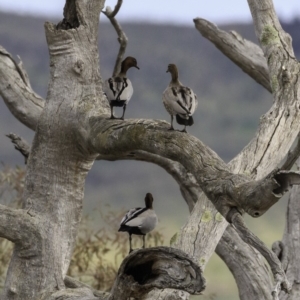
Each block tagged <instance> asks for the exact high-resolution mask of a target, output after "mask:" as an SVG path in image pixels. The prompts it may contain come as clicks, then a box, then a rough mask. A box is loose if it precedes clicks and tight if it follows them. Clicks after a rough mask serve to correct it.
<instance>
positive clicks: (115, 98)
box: [103, 56, 140, 120]
mask: <svg viewBox="0 0 300 300" xmlns="http://www.w3.org/2000/svg"><path fill="white" fill-rule="evenodd" d="M131 67H135V68H137V69H140V68H139V67H138V65H137V61H136V59H135V58H134V57H131V56H128V57H126V58H125V59H124V60H123V61H122V64H121V71H120V73H119V74H117V75H116V76H114V77H111V78H108V79H107V80H105V82H104V87H103V91H104V93H105V95H106V97H107V99H108V102H109V105H110V112H111V116H110V118H111V119H121V120H124V115H125V110H126V105H127V104H128V102H129V100H130V98H131V96H132V94H133V88H132V84H131V81H130V80H129V79H128V78H127V77H126V73H127V71H128V69H129V68H131ZM114 106H117V107H123V114H122V117H121V118H116V117H115V116H114V111H113V107H114Z"/></svg>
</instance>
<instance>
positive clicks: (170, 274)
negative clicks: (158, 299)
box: [111, 247, 205, 299]
mask: <svg viewBox="0 0 300 300" xmlns="http://www.w3.org/2000/svg"><path fill="white" fill-rule="evenodd" d="M154 288H159V289H164V288H173V289H180V290H184V291H186V292H188V293H190V294H199V293H200V292H201V291H203V290H204V288H205V279H204V277H203V275H202V270H201V268H200V267H199V266H198V265H197V264H196V263H195V262H194V261H193V260H192V259H191V258H190V257H189V256H188V255H187V254H186V253H184V252H183V251H181V250H178V249H175V248H170V247H156V248H150V249H149V248H148V249H139V250H137V251H134V252H132V253H131V254H130V255H128V256H127V257H126V258H125V259H124V261H123V263H122V265H121V267H120V269H119V272H118V276H117V279H116V281H115V283H114V286H113V289H112V294H111V299H121V298H122V299H126V297H135V298H137V299H140V297H142V296H143V295H144V294H146V293H147V292H149V291H150V290H152V289H154ZM120 297H121V298H120Z"/></svg>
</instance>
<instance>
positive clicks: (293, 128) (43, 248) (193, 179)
mask: <svg viewBox="0 0 300 300" xmlns="http://www.w3.org/2000/svg"><path fill="white" fill-rule="evenodd" d="M103 4H104V0H101V1H100V0H84V1H76V0H67V1H66V5H65V9H64V19H63V21H62V22H60V23H59V24H58V25H57V26H55V25H53V24H50V23H46V25H45V31H46V37H47V43H48V47H49V54H50V67H51V76H50V82H49V88H48V95H47V99H46V101H45V102H43V101H42V99H41V98H40V97H38V96H37V95H35V94H34V92H33V91H32V90H31V88H30V85H29V82H28V80H27V79H26V76H25V75H24V74H25V73H24V71H23V70H22V69H20V68H19V67H18V66H17V65H16V64H15V63H12V62H13V60H12V58H11V57H10V56H9V54H8V53H7V52H6V51H5V50H4V49H0V55H1V56H0V75H1V80H0V92H1V96H2V97H3V99H4V100H5V102H6V104H7V106H8V107H9V108H10V110H11V111H12V113H13V114H14V115H15V116H16V118H18V119H19V120H20V121H21V122H23V123H24V124H25V125H26V126H28V127H30V128H32V129H33V130H35V131H36V134H35V138H34V141H33V144H32V147H31V152H30V156H29V159H28V165H27V175H26V186H25V193H24V199H23V202H24V207H23V209H22V210H20V211H18V210H13V209H8V208H6V207H2V206H1V207H0V219H1V220H2V221H3V222H2V226H0V236H2V237H5V238H7V239H9V240H11V241H13V242H14V243H15V249H14V253H13V256H12V259H11V263H10V266H9V270H8V274H7V279H6V284H5V289H4V293H3V296H2V299H7V300H10V299H14V300H16V299H22V300H27V299H28V300H29V299H30V300H35V299H64V297H68V299H93V298H94V295H95V292H94V291H92V290H90V289H88V288H87V287H84V286H81V285H80V284H79V285H77V284H75V286H76V287H77V288H76V289H75V290H72V289H71V290H65V281H64V279H65V275H66V272H67V269H68V266H69V262H70V259H71V255H72V250H73V247H74V242H75V238H76V235H77V229H78V224H79V222H80V216H81V211H82V201H83V191H84V184H85V177H86V175H87V173H88V171H89V170H90V168H91V167H92V165H93V162H94V160H95V159H108V160H116V159H136V160H146V161H150V162H153V163H156V164H158V165H160V166H162V167H163V168H165V169H166V170H167V171H168V172H169V173H170V174H171V175H172V176H173V177H174V179H175V180H176V181H177V182H178V184H179V185H180V189H181V192H182V194H183V196H184V198H185V199H186V201H187V203H188V205H189V208H190V210H192V213H191V216H190V218H189V220H188V222H187V224H186V225H185V226H184V227H183V229H182V230H181V232H180V233H179V234H178V235H177V238H175V242H174V245H173V246H176V247H177V248H179V249H181V250H183V251H184V252H185V253H187V254H188V256H185V254H183V253H182V252H180V251H178V250H172V249H171V248H170V249H168V250H165V249H157V251H158V252H157V253H158V254H155V257H156V259H158V261H159V262H158V263H154V262H155V260H154V259H152V258H151V264H150V265H151V268H150V269H151V270H152V269H153V270H155V272H156V273H155V274H165V273H167V275H168V276H169V278H171V279H172V280H166V279H164V277H158V279H159V280H161V281H159V280H158V283H157V282H155V280H152V279H153V277H151V276H150V277H149V278H150V282H148V281H147V283H143V284H141V282H140V281H139V280H137V281H136V282H135V281H133V282H131V283H132V284H131V285H130V286H129V285H128V284H126V281H122V280H124V278H127V277H126V276H127V275H128V272H127V271H128V269H126V268H121V269H120V274H119V276H118V278H117V281H116V283H115V286H114V289H113V291H112V294H111V295H107V294H101V295H99V294H97V296H98V298H99V299H107V298H108V297H110V299H118V297H120V296H118V295H120V294H122V292H124V295H126V297H127V296H128V297H132V296H136V297H144V298H145V299H146V298H147V299H156V298H160V299H187V298H188V295H187V294H186V293H184V292H182V291H174V290H168V289H166V290H163V291H162V290H161V289H162V288H177V289H184V290H185V291H187V292H193V291H194V292H196V293H198V292H200V291H201V290H202V288H203V287H204V282H203V280H202V276H201V270H200V269H199V268H197V267H196V266H195V265H194V263H193V261H197V262H199V261H200V264H201V265H202V267H203V268H204V267H205V265H206V263H207V261H208V260H209V258H210V256H211V254H212V253H213V251H214V249H215V247H216V246H217V244H218V242H219V240H220V238H221V237H222V235H223V232H224V230H225V229H226V227H227V225H228V223H227V222H226V220H225V219H227V220H228V221H229V222H233V223H234V225H235V227H236V229H237V231H238V233H239V236H240V237H241V238H242V239H243V240H244V241H246V242H247V243H249V244H250V245H252V246H254V247H256V248H257V250H259V251H260V252H261V253H262V254H263V255H264V256H265V258H266V259H267V261H268V263H269V264H270V266H271V269H272V272H273V275H274V277H275V279H276V283H277V285H276V287H279V286H280V285H281V284H282V287H283V288H284V289H286V290H288V289H289V285H288V282H287V280H286V277H285V273H284V272H283V269H282V267H281V265H280V263H279V261H278V259H277V257H276V256H275V255H274V254H273V253H271V252H270V251H269V250H268V249H267V248H266V247H265V246H264V245H263V244H261V243H260V242H259V241H258V240H257V239H256V238H255V237H254V236H253V235H251V233H249V231H247V229H246V228H245V226H244V224H243V222H242V219H241V217H240V214H243V213H244V212H246V213H249V214H250V215H252V216H260V215H262V214H263V213H264V212H265V211H267V210H268V209H269V208H270V207H271V206H272V205H273V204H274V203H276V202H277V201H278V199H279V198H280V197H281V196H282V195H283V193H284V192H285V191H286V189H287V187H289V186H290V185H292V184H299V183H300V181H299V174H296V173H284V172H280V171H276V170H275V171H274V169H276V168H277V167H278V166H279V164H280V163H281V161H282V160H283V159H284V157H285V156H286V155H287V154H288V152H289V150H290V148H291V145H292V144H293V142H294V140H295V139H296V137H297V135H298V133H299V130H300V122H299V120H298V119H299V113H298V111H299V110H298V99H297V95H298V89H299V84H298V81H297V79H298V77H297V74H298V72H299V65H298V62H297V61H296V60H295V59H294V56H293V51H292V48H291V45H290V43H289V38H288V36H287V35H286V34H285V33H284V32H283V31H282V29H281V27H280V25H279V22H278V20H277V18H276V16H275V13H274V9H273V6H272V3H271V1H268V0H264V1H260V2H259V3H258V4H257V3H256V1H254V0H253V1H250V0H249V5H250V7H251V11H252V14H253V19H254V21H255V24H256V33H257V36H258V37H259V39H260V42H261V46H262V49H263V52H264V55H265V57H266V58H267V62H268V68H269V74H265V73H264V72H265V70H266V67H265V65H263V66H262V68H261V69H260V72H258V73H255V72H254V73H255V74H253V75H252V76H253V77H255V78H256V80H257V81H258V82H260V83H261V84H262V85H263V86H265V87H266V88H268V89H269V90H271V89H272V92H273V94H274V105H273V107H272V108H271V109H270V111H269V112H268V113H267V114H266V115H264V116H263V118H262V119H261V123H260V127H259V130H258V132H257V135H256V137H255V138H254V139H253V140H252V141H251V142H250V143H249V145H248V146H247V147H246V148H245V149H244V150H243V151H242V152H241V153H240V154H239V155H238V156H237V157H236V158H235V159H234V160H233V161H232V162H231V163H230V164H229V165H226V164H225V163H224V162H223V161H222V160H221V159H220V158H219V157H218V155H217V154H216V153H214V152H213V150H211V149H209V148H208V147H207V146H206V145H204V144H203V143H202V142H201V141H199V140H198V139H196V138H195V137H193V136H190V135H188V134H182V133H179V132H169V131H168V130H167V129H168V127H169V124H167V123H166V122H164V121H153V120H141V119H139V120H125V121H120V120H108V119H107V118H108V117H109V107H108V103H107V101H106V99H105V97H104V95H103V92H102V82H101V77H100V72H99V67H98V66H99V61H98V59H99V58H98V49H97V31H98V19H99V13H100V11H101V10H102V8H103ZM195 23H196V25H198V26H197V28H198V29H199V27H200V21H199V20H198V21H197V20H195ZM246 46H247V45H246ZM254 49H257V48H254ZM252 50H253V49H252ZM253 51H256V50H253ZM257 55H258V57H259V58H260V59H262V57H261V53H258V54H257ZM256 62H257V60H256ZM245 64H249V61H248V62H245V63H242V65H245ZM261 64H262V63H261V60H260V61H259V62H257V65H259V66H261ZM283 66H284V68H283ZM245 70H247V71H248V72H249V73H251V68H249V65H247V67H245ZM262 73H263V76H261V74H262ZM257 74H259V75H257ZM266 78H270V82H271V89H270V85H268V84H267V82H266ZM15 80H17V82H18V84H16V83H15ZM25 91H26V93H25ZM287 132H288V134H287ZM298 155H299V153H298V152H295V153H293V155H292V158H289V162H290V161H293V160H294V159H295V157H297V156H298ZM201 191H203V193H201ZM196 201H197V203H196V204H195V202H196ZM231 230H232V228H231V229H229V230H228V231H227V233H226V234H225V235H224V237H223V239H222V240H221V243H220V245H219V247H218V252H219V254H220V256H222V257H223V258H224V260H225V261H226V262H227V263H228V265H229V266H231V267H232V269H234V270H233V273H234V274H235V276H236V278H237V282H238V284H239V287H240V295H241V298H242V299H254V298H257V295H258V294H259V295H260V296H261V297H264V299H271V297H272V296H271V289H272V287H271V284H272V283H271V280H270V276H269V273H268V272H267V270H266V268H265V267H264V264H263V263H262V260H261V256H260V255H258V254H257V252H256V251H254V250H253V249H252V250H251V248H249V246H247V245H246V244H242V243H243V242H242V241H241V239H240V238H239V237H238V236H237V235H236V237H235V234H231V235H229V234H228V232H230V231H231ZM233 241H234V242H235V243H236V244H239V245H243V247H242V248H240V249H244V251H240V252H236V254H237V260H236V261H239V263H238V264H237V263H236V261H234V260H232V258H231V256H230V254H231V253H229V254H228V250H230V249H232V247H233V248H234V246H233V243H232V242H233ZM249 249H250V250H249ZM155 251H156V250H154V253H156V252H155ZM251 251H254V253H255V254H257V255H256V256H255V257H253V259H252V260H251V261H252V265H253V266H255V267H254V268H255V269H256V273H255V272H253V268H251V266H248V267H250V268H249V273H247V274H248V275H249V276H250V277H251V278H252V279H253V280H250V282H249V283H245V280H244V278H246V276H245V275H247V274H246V272H247V270H248V269H247V268H245V270H242V271H241V269H240V266H241V265H243V264H246V263H247V261H248V260H247V258H246V256H245V255H251ZM162 253H164V254H163V255H162ZM226 253H227V254H226ZM245 253H246V254H245ZM139 255H141V251H137V252H136V253H133V254H131V256H129V257H128V258H127V259H128V260H130V259H131V258H132V259H133V261H135V262H136V261H138V262H139V264H140V263H142V262H140V260H139V257H140V256H139ZM165 255H169V256H168V257H167V258H166V257H165ZM174 255H175V256H176V257H179V258H180V259H179V261H181V259H183V260H184V261H185V262H183V263H182V262H180V263H179V265H180V264H183V265H185V266H188V267H187V268H186V272H185V273H184V275H182V274H181V273H180V272H178V273H176V268H178V267H176V266H175V263H174V266H171V267H170V263H169V262H170V261H171V259H172V257H174ZM159 257H163V258H162V259H160V258H159ZM154 265H155V267H154ZM171 265H172V264H171ZM147 266H148V267H147ZM172 267H173V268H174V269H172ZM139 268H140V267H139ZM145 268H146V269H147V272H150V271H151V270H150V271H149V261H146V263H145V266H143V268H142V269H143V270H145ZM122 270H125V271H122ZM126 270H127V271H126ZM166 270H168V271H166ZM250 270H251V272H250ZM122 272H123V273H122ZM126 272H127V273H126ZM174 274H179V275H178V277H180V278H184V277H182V276H186V278H187V280H190V281H188V282H189V285H188V286H186V285H185V284H182V283H180V284H179V283H178V282H177V281H176V280H175V279H176V278H177V277H176V276H177V275H176V276H175V275H174ZM241 274H242V275H243V276H242V275H241ZM150 275H151V274H150ZM172 276H173V277H172ZM133 277H134V276H133ZM259 277H261V278H262V279H261V280H258V278H259ZM161 278H163V279H161ZM191 278H193V279H195V280H191ZM134 279H135V277H134ZM128 280H129V279H128ZM130 280H131V279H130ZM68 282H70V281H68ZM185 282H186V281H185ZM163 283H164V284H163ZM72 284H74V282H73V283H72ZM256 285H259V286H260V289H258V290H257V289H255V286H256ZM68 286H69V285H68ZM133 287H134V288H133ZM246 287H247V288H248V293H247V294H246V293H244V292H243V291H244V289H245V288H246ZM119 288H121V290H119ZM126 288H128V290H126ZM154 288H159V290H154ZM258 291H259V292H258ZM148 292H149V294H148ZM276 292H278V290H276ZM147 294H148V295H147ZM141 295H142V296H141ZM245 295H247V296H245ZM249 295H251V297H250V298H247V297H249ZM60 297H61V298H60Z"/></svg>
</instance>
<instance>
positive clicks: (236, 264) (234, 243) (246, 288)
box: [216, 226, 273, 300]
mask: <svg viewBox="0 0 300 300" xmlns="http://www.w3.org/2000/svg"><path fill="white" fill-rule="evenodd" d="M216 253H217V254H218V255H219V256H220V257H221V259H222V260H223V261H224V262H225V263H226V265H227V266H228V268H229V269H230V271H231V272H232V274H233V276H234V278H235V280H236V283H237V285H238V288H239V296H240V299H241V300H253V299H265V300H269V299H271V294H270V286H272V284H273V283H272V280H271V278H270V277H269V276H265V274H268V273H269V270H268V268H267V266H266V264H265V261H264V260H258V259H257V258H258V257H259V253H258V252H257V251H256V250H255V249H254V248H252V247H249V245H248V244H247V243H245V242H243V241H242V240H241V238H240V236H239V234H238V233H237V231H236V230H235V229H234V228H233V226H228V227H227V229H226V230H225V232H224V234H223V236H222V238H221V240H220V242H219V244H218V246H217V248H216ZM262 271H263V272H262Z"/></svg>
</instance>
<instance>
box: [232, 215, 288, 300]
mask: <svg viewBox="0 0 300 300" xmlns="http://www.w3.org/2000/svg"><path fill="white" fill-rule="evenodd" d="M227 220H228V221H230V223H232V225H234V227H235V228H236V230H237V231H238V233H239V235H240V237H241V238H242V239H243V241H244V242H246V243H247V244H249V245H251V246H252V247H254V248H255V249H257V250H258V251H259V252H260V253H261V254H262V255H263V256H264V258H265V259H266V260H267V262H268V263H269V265H270V267H271V270H272V273H273V275H274V278H275V287H274V289H273V291H272V295H273V296H274V299H277V298H278V294H279V292H280V287H281V288H282V289H283V290H285V291H286V292H290V291H291V285H290V283H289V281H288V279H287V277H286V274H285V272H284V270H283V269H282V265H281V263H280V261H279V259H278V257H277V256H276V255H275V253H274V252H272V251H271V250H269V249H268V248H267V246H266V245H265V244H264V243H263V242H262V241H260V240H259V239H258V238H257V237H256V236H255V235H254V234H253V233H252V232H251V231H250V230H249V229H248V228H247V226H246V224H245V222H244V219H243V218H242V216H241V215H240V213H239V212H238V211H237V210H236V209H232V210H231V211H230V213H229V214H228V216H227ZM276 297H277V298H276Z"/></svg>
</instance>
